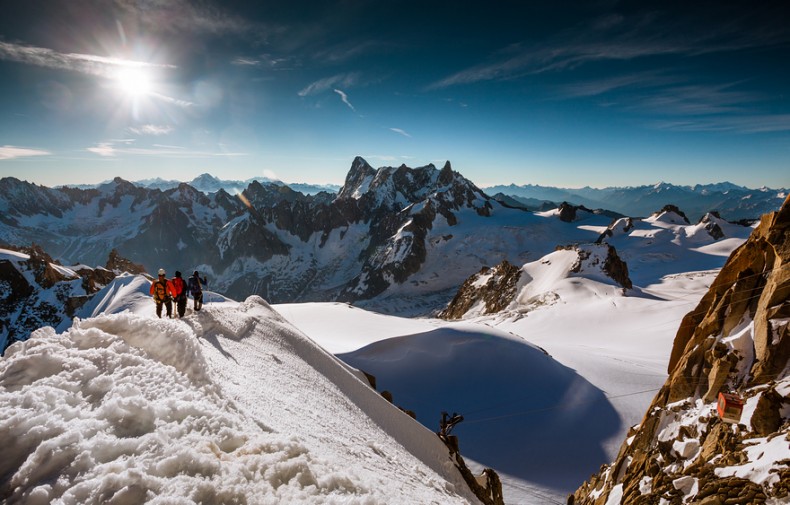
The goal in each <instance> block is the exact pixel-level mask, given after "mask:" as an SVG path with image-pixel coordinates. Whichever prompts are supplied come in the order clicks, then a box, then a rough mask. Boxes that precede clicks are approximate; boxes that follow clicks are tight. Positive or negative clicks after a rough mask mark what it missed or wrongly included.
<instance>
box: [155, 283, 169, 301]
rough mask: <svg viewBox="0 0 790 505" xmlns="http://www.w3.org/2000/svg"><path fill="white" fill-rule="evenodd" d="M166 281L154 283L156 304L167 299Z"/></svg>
mask: <svg viewBox="0 0 790 505" xmlns="http://www.w3.org/2000/svg"><path fill="white" fill-rule="evenodd" d="M166 286H167V281H159V280H157V281H155V282H154V299H155V300H156V301H158V302H163V301H164V300H165V298H167V287H166Z"/></svg>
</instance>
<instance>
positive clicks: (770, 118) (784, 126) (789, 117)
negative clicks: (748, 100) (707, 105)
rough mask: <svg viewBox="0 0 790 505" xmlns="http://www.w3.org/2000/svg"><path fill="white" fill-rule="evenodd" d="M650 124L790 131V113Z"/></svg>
mask: <svg viewBox="0 0 790 505" xmlns="http://www.w3.org/2000/svg"><path fill="white" fill-rule="evenodd" d="M648 126H650V127H652V128H656V129H659V130H671V131H679V132H730V133H743V134H750V133H770V132H787V131H790V114H755V115H743V116H724V117H720V116H716V117H703V118H683V119H669V120H659V121H652V122H650V123H648Z"/></svg>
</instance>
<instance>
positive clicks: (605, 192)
mask: <svg viewBox="0 0 790 505" xmlns="http://www.w3.org/2000/svg"><path fill="white" fill-rule="evenodd" d="M109 182H111V181H107V182H105V183H102V184H98V185H77V186H71V187H73V188H78V189H96V188H98V187H100V186H102V185H105V184H108V183H109ZM253 182H258V183H260V184H261V185H264V186H271V185H275V186H280V187H283V188H284V187H287V188H289V189H290V190H293V191H295V192H299V193H302V194H304V195H318V194H322V193H323V194H326V198H325V199H326V200H330V199H332V198H334V195H336V194H337V193H339V192H340V190H341V189H342V187H343V186H338V185H336V184H307V183H286V182H283V181H280V180H275V179H269V178H267V177H254V178H251V179H246V180H226V179H220V178H218V177H215V176H213V175H211V174H207V173H206V174H201V175H199V176H198V177H195V178H194V179H192V180H191V181H187V182H186V184H188V185H189V186H191V187H193V188H195V189H197V190H198V191H200V192H202V193H205V194H207V195H208V194H211V193H216V192H217V191H219V190H220V189H222V190H224V191H225V192H226V193H228V194H231V195H236V194H239V193H242V192H243V191H244V190H245V189H247V187H248V186H249V185H250V184H252V183H253ZM132 184H134V185H135V186H138V187H143V188H148V189H159V190H161V191H168V190H172V189H175V188H177V187H178V186H179V185H180V184H183V182H181V181H176V180H165V179H161V178H156V179H143V180H140V181H134V182H132ZM480 189H481V190H482V191H483V192H485V193H486V194H487V195H488V196H491V197H492V198H494V199H495V200H497V201H499V202H502V203H505V204H506V205H510V206H513V207H521V208H524V209H527V210H531V211H545V210H549V209H553V208H557V207H559V205H560V204H561V203H562V202H567V203H569V204H571V205H576V206H579V205H581V206H584V207H587V208H590V209H601V210H602V211H603V210H605V211H610V215H613V214H619V215H622V216H631V217H646V216H649V215H650V214H651V213H652V212H655V211H656V210H657V209H660V208H662V207H663V206H664V205H667V204H673V205H675V206H677V207H679V208H681V209H683V211H684V212H685V213H686V215H687V216H689V219H691V220H693V221H696V220H698V219H700V218H702V216H704V215H705V214H706V213H708V212H710V211H715V212H716V213H717V214H718V215H720V216H721V217H722V218H724V219H727V220H730V221H741V220H746V221H748V220H755V219H757V218H759V217H760V216H761V215H763V214H765V213H768V212H773V211H775V210H776V209H778V208H779V206H780V205H781V204H782V202H783V201H784V199H785V197H786V196H787V195H788V193H790V190H788V189H787V188H778V189H771V188H766V187H763V188H759V189H752V188H747V187H744V186H738V185H737V184H733V183H731V182H720V183H716V184H697V185H695V186H678V185H674V184H670V183H666V182H659V183H657V184H653V185H643V186H625V187H607V188H591V187H588V186H587V187H583V188H559V187H553V186H539V185H534V184H526V185H521V186H517V185H515V184H509V185H497V186H488V187H482V188H480ZM330 195H332V196H331V197H330Z"/></svg>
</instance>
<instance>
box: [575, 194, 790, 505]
mask: <svg viewBox="0 0 790 505" xmlns="http://www.w3.org/2000/svg"><path fill="white" fill-rule="evenodd" d="M789 298H790V197H789V198H788V199H787V200H786V201H785V203H784V205H783V206H782V208H781V209H780V210H779V211H778V212H775V213H772V214H767V215H765V216H763V218H762V219H761V221H760V224H759V225H758V226H757V227H756V228H755V230H754V232H753V233H752V235H751V237H750V238H749V239H748V240H747V241H746V242H745V243H744V244H743V245H742V246H741V247H740V248H738V249H737V250H735V251H734V252H733V253H732V254H731V255H730V258H729V259H728V260H727V263H726V264H725V266H724V267H723V268H722V270H721V272H720V273H719V275H718V277H717V278H716V280H715V281H714V282H713V284H712V285H711V287H710V289H709V291H708V292H707V293H706V294H705V296H704V297H703V298H702V300H701V301H700V303H699V304H698V306H697V307H696V308H695V309H694V310H693V311H692V312H690V313H689V314H687V315H686V316H685V317H684V318H683V321H682V323H681V325H680V328H679V330H678V332H677V335H676V337H675V341H674V345H673V347H672V352H671V356H670V360H669V374H670V375H669V378H668V379H667V382H666V383H665V384H664V386H663V388H662V389H661V390H660V391H659V392H658V394H657V395H656V397H655V398H654V399H653V402H652V404H651V405H650V407H649V408H648V411H647V413H646V414H645V417H644V419H643V420H642V423H641V424H640V425H639V426H638V427H637V428H636V429H635V431H633V432H632V433H629V440H628V441H627V442H626V443H624V444H623V446H622V447H621V449H620V454H619V455H618V456H617V459H616V460H615V461H614V462H613V463H612V464H611V465H609V466H604V467H602V469H601V472H600V473H599V474H597V475H593V476H592V477H591V478H590V480H589V481H588V482H586V483H585V484H583V485H582V486H581V487H580V488H579V489H578V490H577V491H576V493H574V494H573V495H572V496H571V497H570V498H569V502H572V503H574V504H588V505H592V504H596V505H602V504H604V503H606V502H607V500H608V498H609V494H610V492H611V491H612V489H613V488H614V487H615V486H622V488H621V490H622V494H623V498H622V501H621V503H627V504H632V503H633V504H643V503H644V504H654V503H659V501H662V500H665V501H667V502H669V503H695V504H707V505H714V504H730V503H738V504H741V503H749V504H760V503H786V502H788V500H790V485H788V480H789V479H790V446H787V447H788V452H787V453H786V454H785V455H784V457H782V455H779V459H776V460H771V459H769V460H767V461H766V460H763V461H762V464H768V465H770V468H771V470H770V473H771V474H774V475H776V476H778V478H773V479H769V480H767V481H763V483H762V484H758V483H756V482H755V481H751V480H747V479H743V478H740V477H736V476H732V474H731V472H721V471H719V472H718V473H717V471H716V470H717V469H722V468H733V467H737V466H740V465H745V464H746V463H749V462H753V461H754V459H753V458H756V457H757V455H755V454H750V452H749V451H748V450H747V449H748V448H749V447H752V446H753V445H754V444H755V439H758V438H759V437H765V439H767V440H774V439H779V440H785V441H788V440H790V419H788V418H786V417H783V413H784V415H785V416H786V415H787V414H786V410H787V409H786V408H785V406H786V405H787V404H788V403H790V398H788V397H787V396H782V395H783V394H785V395H786V393H782V392H786V390H787V389H786V387H784V386H783V387H781V388H780V387H779V386H778V384H780V383H781V384H786V383H787V380H788V378H787V374H788V370H789V369H790V368H789V367H788V365H789V363H788V360H789V358H790V336H789V335H788V333H790V330H788V321H789V320H790V300H789ZM720 391H731V392H735V393H738V394H740V396H741V397H742V398H743V399H744V400H745V401H747V403H749V404H750V405H754V408H753V410H751V412H750V413H749V414H748V416H749V417H748V418H747V419H743V418H742V423H743V424H728V423H725V422H723V421H722V420H720V419H719V417H718V415H717V413H716V409H715V404H713V403H711V402H712V401H715V398H716V397H717V395H718V393H719V392H720ZM744 415H747V414H746V410H744ZM672 426H674V427H675V429H674V430H668V429H667V427H672ZM765 457H768V456H767V455H765V454H763V455H759V458H765ZM759 458H758V459H759ZM691 484H693V486H692V485H691ZM681 490H684V491H681ZM684 493H685V494H684Z"/></svg>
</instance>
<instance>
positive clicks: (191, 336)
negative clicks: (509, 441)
mask: <svg viewBox="0 0 790 505" xmlns="http://www.w3.org/2000/svg"><path fill="white" fill-rule="evenodd" d="M113 304H114V305H116V306H120V305H124V303H123V299H121V298H119V299H116V300H114V301H113ZM128 306H129V305H128V304H127V307H128ZM152 310H153V309H152V308H151V307H150V306H148V307H147V311H146V313H145V315H144V314H143V312H141V311H137V310H132V311H130V310H125V311H124V312H121V313H116V314H107V315H103V316H100V317H96V318H91V319H86V320H80V321H78V322H77V323H76V324H75V325H74V326H73V327H72V328H70V329H69V330H68V331H66V332H64V333H56V331H55V330H54V329H52V328H44V329H41V330H39V331H37V332H35V333H34V334H33V335H32V337H31V338H30V339H29V340H28V341H26V342H19V343H16V344H14V345H13V346H11V348H9V352H8V356H7V357H6V358H4V359H3V360H2V361H0V386H2V395H3V401H2V402H0V433H2V434H3V435H4V439H6V440H9V441H12V442H11V443H10V444H8V445H7V446H6V448H5V449H4V457H3V458H2V460H0V472H1V474H2V475H3V476H4V477H3V480H2V481H0V493H2V495H3V496H4V497H5V498H6V499H7V500H8V501H9V503H33V502H40V503H49V502H57V501H63V502H73V503H77V502H78V503H85V504H100V503H108V502H113V503H142V502H151V501H183V500H185V499H186V500H190V501H194V502H206V503H305V504H311V503H315V504H319V503H337V502H355V501H358V502H360V503H364V502H370V503H385V502H388V501H390V499H391V498H392V497H398V499H399V500H400V499H402V500H404V501H405V502H408V503H453V504H456V503H457V504H469V503H474V501H475V500H474V497H473V495H472V494H471V492H469V491H468V489H467V488H466V486H465V484H464V482H463V480H462V478H461V476H460V474H459V473H458V472H457V470H456V469H455V467H454V465H453V464H452V463H451V462H450V460H449V458H448V455H447V449H446V447H445V446H444V445H443V444H442V443H441V442H440V441H439V440H438V438H437V437H436V436H435V435H434V434H433V433H431V432H430V431H428V430H425V429H424V428H422V427H420V426H419V425H418V424H417V423H416V422H414V421H413V420H412V419H411V418H409V417H408V416H406V415H405V414H402V413H401V412H400V411H399V410H397V409H396V408H395V407H393V406H392V405H390V404H389V403H388V402H387V401H386V400H384V399H383V398H381V397H380V395H378V394H377V393H376V392H375V391H373V390H371V389H370V388H369V387H368V386H366V385H365V384H363V383H362V382H360V381H359V380H358V379H356V378H355V377H354V375H353V374H352V373H351V372H350V371H349V369H348V368H347V367H346V366H344V365H342V364H341V363H340V362H339V361H338V360H337V359H336V358H334V357H332V356H331V355H329V354H328V353H326V352H325V351H323V350H322V349H320V348H319V347H318V346H317V345H316V344H315V343H314V342H311V341H310V340H309V339H308V338H307V337H305V336H304V335H302V334H301V333H300V332H298V330H296V329H294V328H293V327H291V326H290V325H288V323H286V322H285V321H284V320H283V319H282V318H281V317H280V316H279V315H278V314H277V313H276V312H274V311H273V310H272V309H271V308H270V307H269V306H268V305H267V304H266V303H265V302H264V301H263V300H262V299H260V298H259V297H251V298H249V299H247V300H246V301H245V302H243V303H241V304H238V303H235V302H227V301H226V302H224V303H212V304H209V305H206V306H205V307H204V310H203V311H201V312H200V313H199V314H190V315H189V316H188V317H186V318H184V319H182V320H178V321H168V320H158V319H152V316H151V315H150V314H151V312H152ZM305 384H310V387H305ZM374 418H375V419H376V421H375V422H374V420H373V419H374ZM380 426H384V427H385V428H384V429H383V428H381V427H380ZM404 447H407V448H409V449H411V450H413V451H414V452H413V453H411V452H409V451H408V450H407V449H405V448H404ZM415 455H416V456H415ZM51 475H58V478H57V479H56V480H52V479H51Z"/></svg>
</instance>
